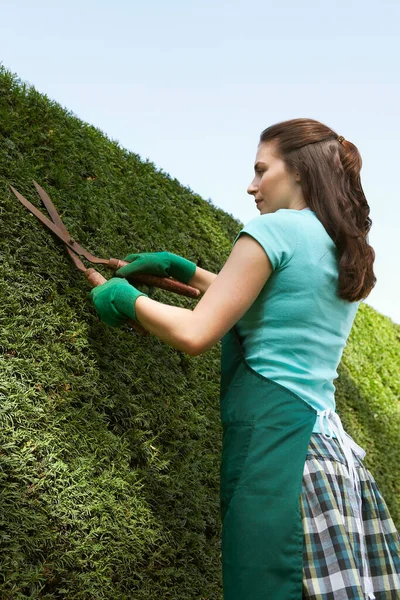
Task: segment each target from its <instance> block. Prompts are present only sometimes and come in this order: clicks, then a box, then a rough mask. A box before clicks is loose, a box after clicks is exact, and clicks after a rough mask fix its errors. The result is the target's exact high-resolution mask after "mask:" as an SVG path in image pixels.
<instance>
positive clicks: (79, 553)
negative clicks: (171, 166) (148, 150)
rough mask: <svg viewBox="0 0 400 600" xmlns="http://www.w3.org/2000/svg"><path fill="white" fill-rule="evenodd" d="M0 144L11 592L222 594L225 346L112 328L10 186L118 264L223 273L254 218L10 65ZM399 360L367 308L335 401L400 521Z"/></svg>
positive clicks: (6, 542) (2, 450)
mask: <svg viewBox="0 0 400 600" xmlns="http://www.w3.org/2000/svg"><path fill="white" fill-rule="evenodd" d="M0 148H1V151H0V211H1V213H0V269H1V272H0V277H1V286H0V398H1V402H0V420H1V427H0V436H1V442H0V478H1V483H0V485H1V488H0V490H1V493H0V547H1V554H2V561H1V563H0V596H1V598H4V599H5V600H8V599H13V600H14V599H16V600H17V599H18V600H19V599H23V598H30V599H34V598H43V599H47V600H50V599H56V598H57V599H58V598H66V599H68V600H74V599H77V600H78V599H79V600H81V599H82V600H83V599H85V600H86V599H92V598H93V599H103V598H104V599H105V598H107V599H113V600H120V599H121V600H122V599H124V600H125V599H131V598H135V600H136V599H137V600H151V599H153V598H154V599H156V598H157V599H161V598H162V599H166V600H167V599H168V600H169V599H171V600H193V599H194V598H196V599H202V600H219V599H220V598H221V567H220V520H219V461H220V449H221V428H220V422H219V404H218V402H219V368H220V345H219V344H218V345H217V346H215V347H214V348H213V349H212V350H210V351H208V352H206V353H205V354H203V355H199V356H196V357H190V356H188V355H186V354H184V353H182V352H179V351H178V350H175V349H173V348H170V347H169V346H167V345H165V344H164V343H162V342H161V341H160V340H158V339H157V338H155V337H153V336H148V337H146V338H142V337H139V336H137V335H136V334H135V333H133V332H130V331H128V330H126V329H125V330H124V329H121V330H119V329H114V328H110V327H108V326H107V325H105V324H103V323H102V322H101V321H100V320H99V318H98V316H97V313H96V311H95V310H94V307H93V306H92V304H91V302H90V300H89V291H90V288H89V287H88V283H87V281H86V280H85V278H84V277H83V275H82V274H81V273H80V272H79V271H78V270H77V269H76V267H75V266H74V264H73V263H72V261H71V259H70V258H69V256H68V254H67V253H66V251H65V250H64V248H63V245H62V243H61V242H59V241H58V240H56V239H55V238H54V237H53V236H52V234H51V233H50V232H49V231H48V230H47V229H46V228H45V227H44V226H42V225H41V224H40V223H39V222H38V221H37V220H36V218H35V217H32V216H30V214H29V212H28V211H27V210H26V209H25V208H24V207H23V206H21V205H20V203H19V202H18V201H17V200H16V198H15V197H14V196H13V194H12V193H11V192H10V190H9V187H8V185H9V184H12V185H14V186H15V187H16V188H17V189H18V190H19V191H20V192H21V193H23V194H24V195H25V196H26V197H27V198H28V199H30V200H31V201H32V202H33V203H34V204H35V205H36V206H37V207H38V208H40V209H41V210H44V212H45V209H44V208H43V206H42V205H41V202H40V200H39V198H38V196H37V194H36V191H35V189H34V187H33V184H32V179H35V180H36V181H38V182H39V183H40V184H41V185H43V187H44V188H45V189H46V190H47V191H48V192H49V194H50V196H51V198H52V200H53V202H54V204H55V206H56V207H57V210H58V211H59V213H60V214H61V216H62V218H63V221H64V222H65V224H66V226H67V227H68V229H69V231H70V233H71V235H72V236H73V237H74V238H75V239H76V240H78V241H79V242H80V243H81V244H82V245H83V246H85V247H86V248H87V249H88V250H89V251H91V252H93V253H94V254H96V255H97V256H102V257H106V258H108V257H110V256H113V257H117V258H122V257H123V256H125V255H126V254H128V253H130V252H142V251H143V252H144V251H146V252H151V251H162V250H168V251H170V252H175V253H177V254H181V255H183V256H185V257H187V258H188V259H190V260H193V261H195V262H196V263H197V264H198V265H199V266H201V267H203V268H205V269H208V270H210V271H213V272H218V271H219V270H220V269H221V268H222V265H223V264H224V262H225V261H226V259H227V257H228V255H229V253H230V250H231V246H232V243H233V240H234V237H235V236H236V234H237V232H238V231H239V230H240V228H241V226H242V223H240V221H238V220H237V219H235V218H234V217H233V216H232V215H229V214H227V213H225V212H224V211H222V210H221V209H219V208H217V207H216V206H214V205H213V204H212V202H211V201H209V200H208V201H206V200H204V199H202V198H201V197H200V196H198V195H197V194H195V193H193V191H192V190H190V188H186V187H184V186H182V185H181V184H180V183H179V181H177V180H176V179H173V178H171V177H170V176H169V175H168V174H167V173H164V172H163V171H162V170H157V169H156V168H155V166H154V164H153V163H151V162H149V161H143V160H141V159H140V157H139V156H138V155H136V154H134V153H132V152H128V151H127V150H125V149H124V148H121V147H120V146H119V144H118V143H117V142H116V141H113V140H110V139H109V138H108V137H107V136H106V135H105V134H104V133H102V132H101V131H100V130H98V129H96V128H94V127H92V126H90V125H88V124H86V123H84V122H82V121H81V120H79V119H78V118H77V117H76V116H75V115H73V114H72V113H71V112H69V111H67V110H65V109H64V108H63V107H61V106H60V105H58V104H57V103H55V102H53V101H52V100H50V99H49V98H47V97H46V96H45V95H42V94H39V93H38V92H37V91H36V90H35V89H34V88H33V87H32V86H29V85H26V84H25V83H23V82H21V81H20V80H19V79H18V78H17V77H16V76H15V75H14V74H12V73H10V72H9V71H7V70H6V69H5V68H3V67H1V68H0ZM87 266H91V265H90V264H88V263H87ZM96 268H97V267H96ZM98 270H99V271H101V272H102V273H103V275H104V276H105V277H107V278H109V277H110V276H111V272H109V271H107V270H105V269H103V268H102V267H98ZM141 289H143V290H144V291H146V293H149V294H150V295H151V297H153V298H154V299H156V300H159V301H161V302H165V303H170V304H174V305H176V306H182V307H186V308H194V306H195V302H196V301H194V300H190V299H187V298H183V297H181V296H177V295H174V294H170V293H167V292H162V291H160V290H157V289H154V290H149V289H148V288H145V287H144V286H142V288H141ZM399 367H400V364H399V327H398V326H397V325H396V324H394V323H393V322H392V321H391V320H390V319H388V318H387V317H383V316H382V315H380V314H379V313H377V312H376V311H374V310H373V309H372V308H370V307H369V306H367V305H364V304H362V305H361V306H360V309H359V312H358V315H357V318H356V322H355V325H354V327H353V331H352V334H351V338H350V340H349V343H348V345H347V348H346V351H345V354H344V356H343V361H342V364H341V366H340V378H339V380H338V381H337V382H336V383H337V388H338V390H337V392H338V394H337V398H338V408H339V409H340V411H341V415H342V418H343V421H344V424H345V427H346V428H347V430H348V431H349V433H350V434H351V435H353V436H354V437H355V439H356V441H358V442H359V443H360V444H361V445H362V446H363V447H364V448H365V449H366V450H367V457H366V459H365V464H366V465H367V466H368V468H370V469H371V471H372V473H373V474H374V476H375V477H376V480H377V482H378V484H379V485H380V487H381V489H382V491H383V493H384V495H385V498H386V501H387V503H388V505H389V508H390V510H391V512H392V515H393V517H394V518H395V519H396V520H397V523H399V518H400V507H399V503H398V497H399V480H400V472H399V465H400V456H399V443H398V440H399V424H400V419H399V404H398V400H399V390H400V376H399V373H400V369H399Z"/></svg>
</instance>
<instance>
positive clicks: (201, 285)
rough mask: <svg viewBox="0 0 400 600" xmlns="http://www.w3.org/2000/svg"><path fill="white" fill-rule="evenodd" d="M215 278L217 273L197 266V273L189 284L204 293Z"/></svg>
mask: <svg viewBox="0 0 400 600" xmlns="http://www.w3.org/2000/svg"><path fill="white" fill-rule="evenodd" d="M215 278H216V274H215V273H211V271H206V269H202V268H201V267H196V271H195V274H194V275H193V277H192V279H191V280H190V281H189V284H188V285H191V286H192V287H194V288H197V289H198V290H200V291H201V292H202V293H203V294H204V292H206V291H207V290H208V288H209V287H210V285H211V284H212V282H213V281H214V279H215Z"/></svg>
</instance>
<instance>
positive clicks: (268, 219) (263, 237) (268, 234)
mask: <svg viewBox="0 0 400 600" xmlns="http://www.w3.org/2000/svg"><path fill="white" fill-rule="evenodd" d="M293 213H294V211H292V210H289V209H284V208H281V209H279V210H277V211H276V212H274V213H268V214H265V215H260V216H259V217H255V218H254V219H252V220H251V221H249V222H248V223H247V225H245V226H244V227H243V229H241V231H240V232H239V233H238V235H237V236H236V238H235V241H234V242H233V245H235V243H236V241H237V240H238V239H239V237H240V236H241V235H242V234H243V233H247V234H248V235H251V236H252V237H253V238H254V239H255V240H257V242H258V243H259V244H260V245H261V246H262V247H263V248H264V250H265V252H266V254H267V256H268V258H269V260H270V261H271V265H272V268H273V270H274V271H275V270H277V269H280V268H283V267H285V266H286V265H287V264H288V263H289V261H290V260H291V259H292V257H293V255H294V253H295V250H296V245H297V238H298V226H299V224H298V219H297V215H295V214H293Z"/></svg>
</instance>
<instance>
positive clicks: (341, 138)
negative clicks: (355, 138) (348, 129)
mask: <svg viewBox="0 0 400 600" xmlns="http://www.w3.org/2000/svg"><path fill="white" fill-rule="evenodd" d="M337 140H338V142H340V143H342V142H343V140H344V137H343V136H342V135H339V137H338V138H337Z"/></svg>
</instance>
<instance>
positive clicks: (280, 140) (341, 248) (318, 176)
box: [259, 119, 376, 302]
mask: <svg viewBox="0 0 400 600" xmlns="http://www.w3.org/2000/svg"><path fill="white" fill-rule="evenodd" d="M270 141H273V142H274V146H275V153H277V154H278V156H279V157H280V158H281V159H282V160H283V161H284V162H285V164H286V169H287V171H288V172H289V173H292V174H294V173H295V172H297V173H299V175H300V185H301V188H302V192H303V196H304V200H305V202H306V204H307V206H308V207H309V208H311V210H312V211H313V212H314V213H315V214H316V216H317V217H318V219H319V220H320V221H321V223H322V224H323V226H324V227H325V230H326V231H327V233H328V235H329V236H330V238H331V239H332V241H333V242H334V244H335V245H336V248H337V250H338V260H339V282H338V290H337V291H338V295H339V296H340V297H341V298H343V299H344V300H348V301H349V302H355V301H358V300H363V299H364V298H366V297H367V296H368V295H369V293H370V292H371V290H372V288H373V287H374V286H375V283H376V277H375V274H374V271H373V263H374V260H375V252H374V250H373V248H372V247H371V246H370V245H369V243H368V232H369V230H370V229H371V225H372V221H371V219H370V217H369V212H370V208H369V205H368V202H367V199H366V197H365V194H364V191H363V188H362V185H361V179H360V171H361V166H362V160H361V155H360V153H359V151H358V149H357V147H356V146H355V145H354V144H352V143H351V142H349V141H348V140H346V139H345V140H343V141H342V142H340V141H339V140H338V134H337V133H336V132H335V131H333V130H332V129H331V128H330V127H328V126H327V125H324V124H323V123H320V122H319V121H315V120H313V119H291V120H289V121H283V122H281V123H276V124H275V125H271V126H270V127H268V128H267V129H264V131H263V132H262V133H261V135H260V142H259V143H262V142H270Z"/></svg>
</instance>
